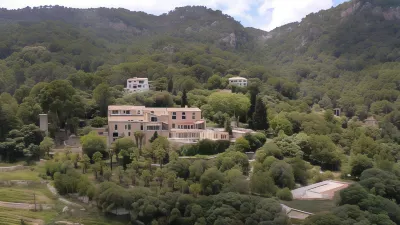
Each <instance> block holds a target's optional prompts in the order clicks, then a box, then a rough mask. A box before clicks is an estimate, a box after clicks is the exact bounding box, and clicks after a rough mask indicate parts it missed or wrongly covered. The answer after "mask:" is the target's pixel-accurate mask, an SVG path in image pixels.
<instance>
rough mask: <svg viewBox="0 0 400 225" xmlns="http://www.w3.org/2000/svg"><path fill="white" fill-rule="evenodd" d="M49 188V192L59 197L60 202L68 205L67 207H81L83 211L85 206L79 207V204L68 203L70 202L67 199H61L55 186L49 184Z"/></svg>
mask: <svg viewBox="0 0 400 225" xmlns="http://www.w3.org/2000/svg"><path fill="white" fill-rule="evenodd" d="M47 188H48V189H49V191H50V192H51V193H52V194H53V195H54V196H57V197H58V200H59V201H61V202H62V203H64V204H66V205H70V206H75V207H80V208H82V209H83V206H81V205H79V204H77V203H74V202H71V201H68V200H67V199H65V198H62V197H60V195H59V194H58V192H57V190H56V188H55V187H53V186H51V185H50V184H49V183H48V184H47Z"/></svg>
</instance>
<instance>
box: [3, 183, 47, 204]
mask: <svg viewBox="0 0 400 225" xmlns="http://www.w3.org/2000/svg"><path fill="white" fill-rule="evenodd" d="M33 194H35V197H36V203H39V204H51V203H53V202H54V200H55V197H54V196H53V195H52V193H51V192H50V191H49V190H48V189H47V187H46V186H45V185H28V186H13V187H1V188H0V201H4V202H17V203H30V204H32V203H33V202H34V201H33Z"/></svg>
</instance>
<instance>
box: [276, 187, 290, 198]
mask: <svg viewBox="0 0 400 225" xmlns="http://www.w3.org/2000/svg"><path fill="white" fill-rule="evenodd" d="M276 197H278V198H279V199H280V200H284V201H292V200H293V195H292V192H291V191H290V190H289V188H283V189H279V190H278V192H277V193H276Z"/></svg>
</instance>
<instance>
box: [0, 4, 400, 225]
mask: <svg viewBox="0 0 400 225" xmlns="http://www.w3.org/2000/svg"><path fill="white" fill-rule="evenodd" d="M399 10H400V3H398V1H386V0H385V1H382V0H374V1H371V0H370V1H364V0H353V1H350V2H347V3H344V4H341V5H339V6H337V7H335V8H332V9H329V10H325V11H320V12H318V13H313V14H310V15H308V16H307V17H306V18H304V19H303V20H302V21H301V22H300V23H291V24H287V25H285V26H282V27H279V28H276V29H275V30H273V31H270V32H265V31H262V30H257V29H254V28H245V27H243V26H242V25H241V24H240V23H239V22H237V21H235V20H234V19H233V18H232V17H230V16H229V15H224V14H222V12H221V11H218V10H217V11H214V10H212V9H208V8H206V7H201V6H192V7H190V6H188V7H182V8H176V9H175V10H173V11H170V12H168V13H165V14H163V15H160V16H154V15H150V14H146V13H143V12H132V11H129V10H126V9H108V8H96V9H73V8H66V7H62V6H41V7H34V8H24V9H18V10H7V9H0V34H1V36H0V93H1V94H0V124H1V126H0V157H1V158H0V159H1V161H5V162H15V161H17V160H21V159H24V160H27V161H28V163H31V162H32V161H37V160H38V159H40V158H42V157H45V158H49V151H50V150H51V149H52V148H53V147H54V146H55V145H59V144H60V140H58V139H57V134H58V133H60V131H61V130H62V131H68V132H69V133H73V134H75V135H77V136H80V137H81V144H82V147H83V153H84V154H83V156H82V157H80V156H79V155H77V154H75V153H71V152H69V151H68V149H67V151H66V153H65V154H56V155H55V156H54V158H53V159H51V160H48V162H46V172H45V173H43V174H41V177H42V178H43V179H49V180H53V181H54V184H55V187H56V188H57V189H58V191H59V192H60V193H61V194H68V193H75V192H78V193H79V194H81V195H84V196H88V197H89V198H90V199H91V200H94V201H96V202H97V206H98V207H99V208H100V209H101V210H102V211H103V212H104V213H110V212H112V211H113V210H116V209H119V208H125V209H127V210H129V211H130V218H129V221H130V222H131V224H197V225H200V224H221V225H222V224H238V225H240V224H246V225H252V224H290V221H289V220H288V218H287V217H286V215H284V214H283V213H282V212H281V210H280V209H281V208H280V205H279V199H280V200H291V198H292V196H291V193H290V191H289V190H290V189H294V188H295V187H296V186H298V185H307V184H310V183H316V182H319V181H322V180H327V179H334V178H341V179H347V180H352V181H354V182H355V184H354V185H352V186H351V187H350V188H348V189H346V190H344V191H342V192H340V193H339V194H338V196H337V198H338V200H337V204H338V207H336V208H335V209H334V210H333V211H332V212H329V213H322V214H316V215H315V216H311V217H309V218H308V219H307V220H306V221H304V224H309V225H314V224H315V225H317V224H324V225H329V224H382V225H383V224H385V225H386V224H400V218H399V215H400V206H399V203H400V197H399V196H398V192H399V191H398V190H397V189H398V188H399V187H400V184H399V182H400V164H399V162H398V160H399V158H400V74H399V73H398V71H399V70H400V25H399V21H400V13H399ZM233 76H243V77H246V78H248V80H249V86H248V87H247V88H238V87H231V86H230V85H228V78H230V77H233ZM131 77H147V78H149V80H150V81H151V89H152V90H151V91H149V92H146V93H139V94H126V93H124V91H123V88H124V85H125V83H126V79H127V78H131ZM220 89H231V90H232V93H229V92H220V91H218V90H220ZM110 104H134V105H145V106H152V107H179V106H185V105H189V106H194V107H199V108H201V109H202V113H203V116H204V117H205V118H206V119H207V120H208V122H209V124H212V125H214V126H217V127H224V128H225V129H226V130H227V131H230V130H231V129H232V128H231V127H230V122H231V121H237V120H238V121H239V122H240V123H239V124H240V125H241V126H243V127H248V128H252V129H254V130H257V131H258V132H257V133H255V134H248V135H246V136H245V137H243V138H239V139H238V140H236V142H235V143H234V144H230V143H227V142H223V141H217V142H214V141H210V140H203V141H200V142H199V143H197V144H195V145H185V146H182V147H179V148H178V147H175V146H173V145H172V144H171V143H169V142H168V140H167V139H165V138H162V137H157V136H155V137H154V138H153V139H152V143H151V144H150V145H149V146H142V144H141V141H140V140H141V139H140V137H141V134H140V132H139V133H135V141H133V140H131V139H129V138H121V139H118V141H117V142H116V143H115V144H113V145H112V146H111V150H109V149H108V147H107V146H106V143H105V141H104V140H103V138H102V137H100V136H98V135H96V134H95V133H91V132H90V131H91V129H92V128H91V127H102V126H104V125H106V124H107V119H106V116H107V107H108V105H110ZM335 108H340V109H341V111H342V113H341V115H340V116H334V114H333V109H335ZM40 113H48V114H49V120H50V128H49V129H50V130H49V136H45V135H44V134H43V133H42V132H41V131H40V130H39V128H38V127H37V125H38V120H39V117H38V115H39V114H40ZM371 116H373V117H374V118H375V119H376V120H377V122H378V124H379V125H378V126H368V125H367V124H365V123H364V121H365V119H367V118H368V117H371ZM267 136H268V141H267ZM249 151H255V152H256V157H255V161H254V162H252V164H251V165H250V164H249V162H248V160H247V156H246V155H245V154H244V153H245V152H249ZM216 154H218V155H217V157H216V158H215V159H212V160H208V159H206V157H207V155H216ZM199 155H200V156H199ZM178 156H199V157H200V158H201V157H205V158H204V159H201V160H195V161H194V162H192V161H190V160H188V159H183V158H179V157H178ZM106 158H107V159H108V160H110V159H111V163H110V164H108V163H107V162H106V161H104V159H106ZM113 158H115V159H116V160H117V164H118V165H119V167H117V168H114V169H113V168H112V159H113ZM152 163H157V164H159V165H160V168H157V169H155V168H153V167H152V166H151V164H152ZM163 166H164V167H163ZM250 167H252V168H253V169H252V170H251V173H250ZM112 169H113V170H112ZM320 170H322V171H324V172H320ZM88 171H90V172H92V173H93V175H94V176H95V177H94V178H93V179H91V178H88V176H87V174H88ZM332 171H333V172H335V173H338V174H339V176H338V177H335V176H334V174H333V173H332ZM128 187H131V188H128ZM132 187H133V188H132ZM250 194H251V195H250ZM257 196H258V197H257Z"/></svg>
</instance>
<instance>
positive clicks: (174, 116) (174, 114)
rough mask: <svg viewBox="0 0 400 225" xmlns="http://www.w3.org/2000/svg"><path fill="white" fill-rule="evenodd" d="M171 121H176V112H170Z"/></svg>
mask: <svg viewBox="0 0 400 225" xmlns="http://www.w3.org/2000/svg"><path fill="white" fill-rule="evenodd" d="M172 119H173V120H176V112H172Z"/></svg>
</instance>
